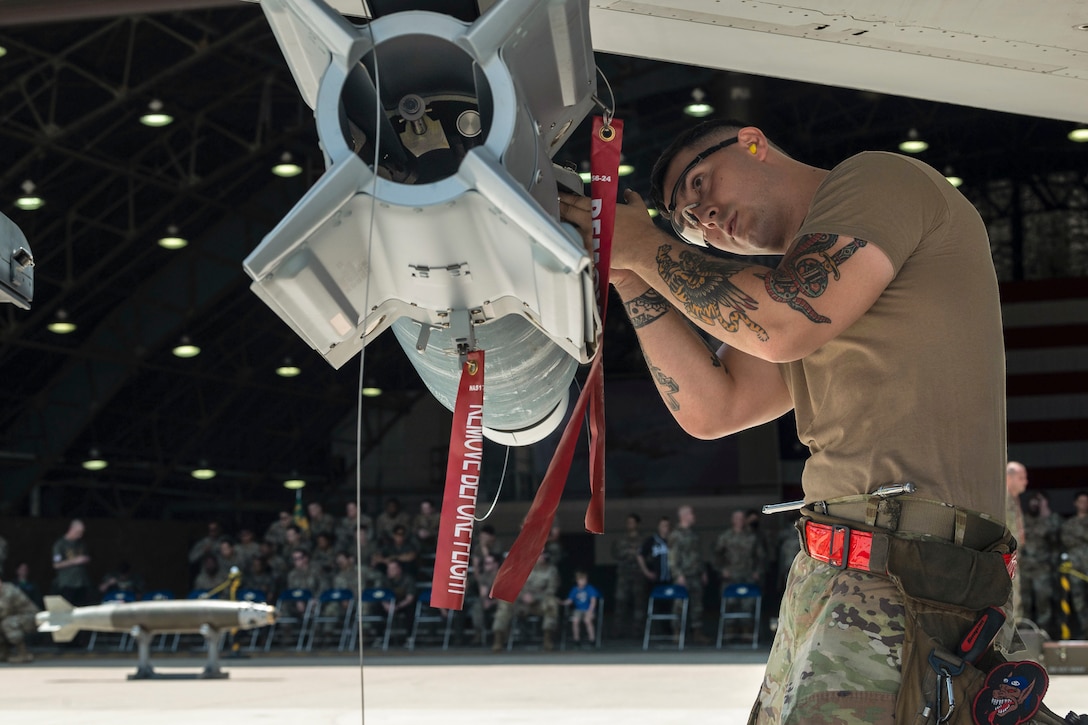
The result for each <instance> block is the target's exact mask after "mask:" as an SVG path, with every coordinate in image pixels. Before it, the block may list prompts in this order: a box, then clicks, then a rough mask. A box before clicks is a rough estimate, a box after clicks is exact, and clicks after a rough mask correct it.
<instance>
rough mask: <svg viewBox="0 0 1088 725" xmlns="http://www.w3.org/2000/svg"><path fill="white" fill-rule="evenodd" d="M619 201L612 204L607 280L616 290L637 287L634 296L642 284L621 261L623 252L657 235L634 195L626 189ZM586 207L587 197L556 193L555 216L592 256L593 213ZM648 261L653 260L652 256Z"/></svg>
mask: <svg viewBox="0 0 1088 725" xmlns="http://www.w3.org/2000/svg"><path fill="white" fill-rule="evenodd" d="M623 198H624V201H625V202H626V203H625V204H617V205H616V219H615V226H614V228H613V233H612V257H611V270H610V271H609V280H610V281H611V282H612V284H613V285H615V286H616V287H617V288H619V287H621V286H623V285H631V286H632V287H638V288H639V289H638V290H636V293H637V292H641V291H642V290H644V289H645V287H646V285H645V283H643V282H642V281H641V280H640V279H639V278H638V275H637V274H635V273H634V272H632V271H631V269H630V262H628V261H625V256H629V255H628V254H627V252H629V251H631V247H633V246H634V245H635V244H636V243H637V242H638V241H639V240H643V239H649V238H652V236H653V235H655V234H657V233H659V232H658V229H657V227H655V226H654V223H653V220H652V219H651V218H650V215H649V213H648V212H647V211H646V205H645V204H643V203H642V198H641V197H640V196H639V195H638V194H636V193H635V192H633V191H631V190H630V189H627V190H625V191H624V192H623ZM590 204H591V201H590V199H589V197H585V196H579V195H578V194H570V193H567V192H560V193H559V217H560V218H561V219H562V220H563V221H565V222H567V223H568V224H571V225H573V226H574V227H575V228H577V229H578V231H579V232H581V234H582V241H583V243H584V244H585V247H586V250H587V251H588V252H589V254H590V255H591V256H592V255H593V213H592V209H591V207H590ZM650 258H651V259H652V258H653V257H652V255H651V257H650Z"/></svg>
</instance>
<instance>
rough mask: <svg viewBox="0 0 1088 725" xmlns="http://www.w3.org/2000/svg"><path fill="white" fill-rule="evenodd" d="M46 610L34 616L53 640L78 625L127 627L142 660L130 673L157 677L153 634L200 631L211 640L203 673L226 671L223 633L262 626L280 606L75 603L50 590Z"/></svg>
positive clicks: (84, 627) (205, 601)
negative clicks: (221, 654)
mask: <svg viewBox="0 0 1088 725" xmlns="http://www.w3.org/2000/svg"><path fill="white" fill-rule="evenodd" d="M45 609H46V611H44V612H38V614H37V615H36V616H35V622H36V623H37V625H38V631H39V632H48V633H50V634H52V635H53V641H55V642H70V641H72V639H73V638H74V637H75V636H76V634H78V633H79V632H80V631H90V632H128V633H131V634H133V635H134V636H135V637H136V641H137V643H138V644H139V650H140V662H139V665H138V667H137V671H136V674H135V675H131V676H130V677H129V679H147V678H150V677H155V671H154V669H152V667H151V662H150V643H151V638H152V637H153V636H154V635H156V634H164V633H171V634H173V633H177V634H187V633H196V634H201V635H203V636H204V638H205V639H206V640H207V643H208V664H207V666H206V667H205V668H204V672H203V674H202V675H201V677H203V678H219V677H226V674H225V673H223V672H222V671H221V670H220V669H219V637H220V635H221V634H223V633H224V632H226V631H228V630H232V629H239V630H247V629H254V628H256V627H263V626H265V625H269V624H272V623H273V622H274V621H275V614H276V610H275V608H274V607H272V606H270V605H268V604H259V603H255V602H230V601H221V600H217V599H191V600H165V601H151V602H117V603H107V604H96V605H94V606H90V607H75V606H73V605H72V604H71V603H70V602H69V601H68V600H66V599H65V598H64V597H58V596H47V597H46V598H45Z"/></svg>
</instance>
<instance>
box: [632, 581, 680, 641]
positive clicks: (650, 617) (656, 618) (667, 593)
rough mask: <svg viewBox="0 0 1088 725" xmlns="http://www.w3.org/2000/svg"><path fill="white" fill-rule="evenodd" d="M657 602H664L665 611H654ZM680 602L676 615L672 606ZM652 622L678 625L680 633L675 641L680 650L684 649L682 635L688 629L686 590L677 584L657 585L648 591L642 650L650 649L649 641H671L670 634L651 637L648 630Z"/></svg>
mask: <svg viewBox="0 0 1088 725" xmlns="http://www.w3.org/2000/svg"><path fill="white" fill-rule="evenodd" d="M657 602H664V603H665V604H666V605H667V606H668V608H667V609H666V610H665V611H662V612H657V611H654V605H655V604H656V603H657ZM676 602H682V605H681V607H680V614H677V613H676V610H675V608H674V606H673V605H674V604H675V603H676ZM654 622H672V623H673V624H674V625H679V627H680V632H679V637H678V638H677V641H678V642H679V644H680V649H684V635H685V634H686V632H687V629H688V588H687V587H682V586H680V585H679V584H658V585H657V586H656V587H654V588H653V590H651V591H650V597H649V599H648V600H647V601H646V633H645V634H644V635H643V637H642V649H644V650H647V649H649V648H650V640H651V639H672V637H673V635H672V634H667V635H656V636H653V637H651V636H650V630H651V628H652V627H653V624H654Z"/></svg>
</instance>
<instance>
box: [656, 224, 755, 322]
mask: <svg viewBox="0 0 1088 725" xmlns="http://www.w3.org/2000/svg"><path fill="white" fill-rule="evenodd" d="M671 251H672V245H669V244H662V245H661V246H660V247H658V249H657V273H658V274H659V275H661V279H662V280H664V281H665V284H667V285H668V286H669V290H670V291H671V292H672V293H673V294H674V295H675V296H676V299H677V300H679V302H680V303H681V304H682V305H683V306H684V309H685V310H686V311H687V313H688V316H689V317H690V318H691V319H693V320H696V321H698V322H702V323H705V324H707V325H713V324H715V323H718V324H720V325H721V326H722V328H724V329H725V331H726V332H736V331H737V330H739V329H740V326H741V324H743V325H744V326H745V327H747V328H748V329H749V330H751V331H752V332H753V333H754V334H755V336H756V337H758V338H759V339H760V340H763V341H766V340H767V331H766V330H765V329H763V327H762V326H760V325H759V324H758V323H757V322H756V321H755V320H753V319H752V318H751V317H749V316H748V312H749V311H754V310H756V309H757V308H758V307H759V303H758V301H757V300H756V299H755V298H754V297H752V296H750V295H748V294H747V293H746V292H744V291H743V290H742V289H740V288H739V287H737V286H736V285H735V284H733V283H732V282H730V281H729V278H730V277H732V276H733V275H735V274H736V273H737V272H740V271H741V270H744V269H747V268H748V267H749V265H747V264H741V263H738V262H733V261H730V260H726V259H715V258H712V257H705V256H703V255H701V254H696V253H694V252H689V251H682V252H680V261H679V262H677V261H676V260H674V259H673V258H672V256H671V255H670V254H669V252H671Z"/></svg>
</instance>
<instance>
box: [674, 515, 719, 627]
mask: <svg viewBox="0 0 1088 725" xmlns="http://www.w3.org/2000/svg"><path fill="white" fill-rule="evenodd" d="M694 527H695V511H694V510H693V509H692V508H691V506H688V505H684V506H681V507H680V508H678V509H677V510H676V529H675V530H674V531H673V532H672V533H671V534H669V570H670V571H672V580H673V583H674V584H679V585H680V586H682V587H686V588H687V590H688V628H689V629H690V630H691V635H692V641H693V642H694V643H695V644H708V643H709V642H710V639H709V638H708V637H707V636H706V635H705V634H704V633H703V587H704V586H705V585H706V570H705V569H704V568H703V557H702V551H701V546H700V543H699V534H697V533H696V532H695V528H694ZM675 606H676V611H677V612H678V613H679V611H680V608H681V607H683V602H679V601H678V602H676V604H675ZM677 634H678V635H679V633H677Z"/></svg>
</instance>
